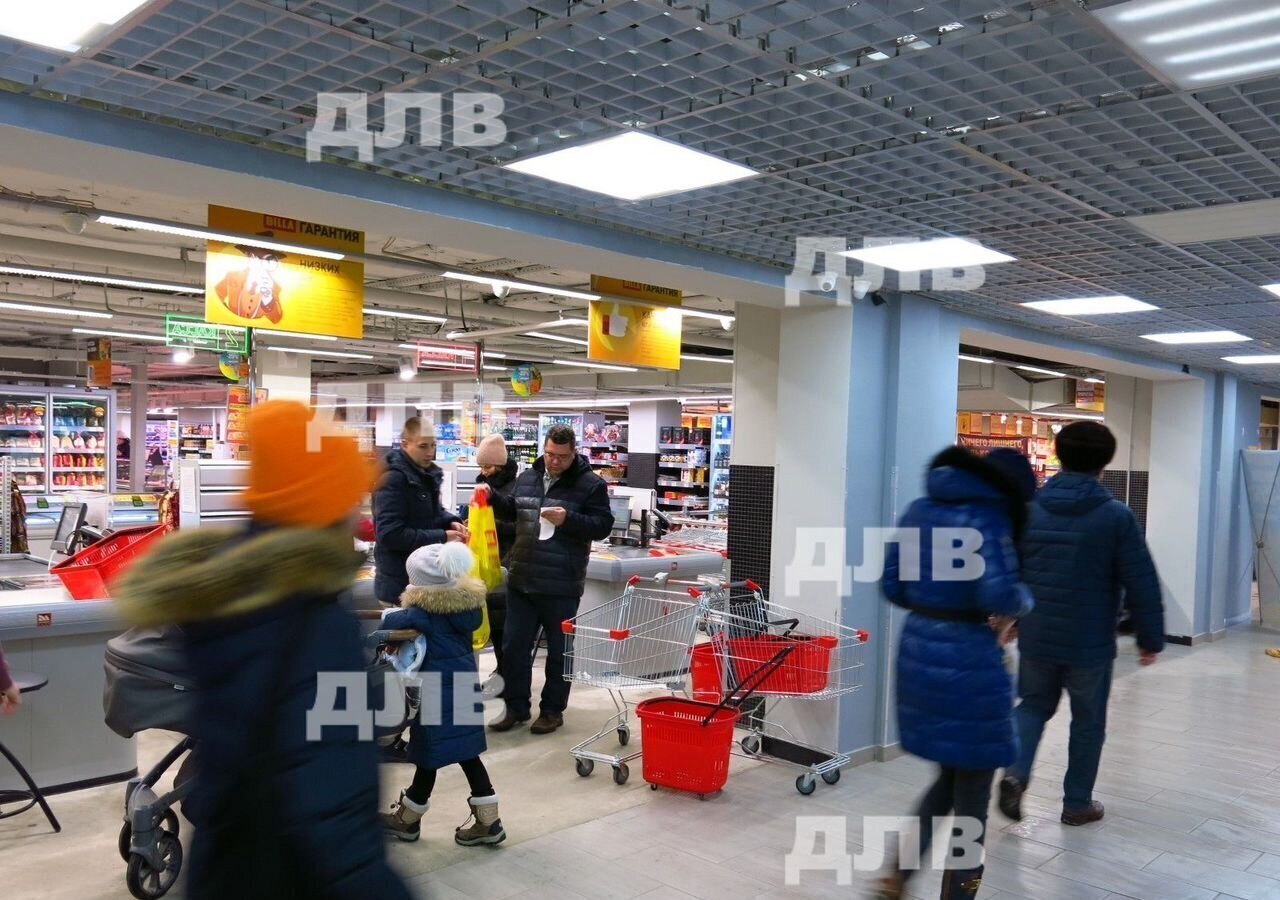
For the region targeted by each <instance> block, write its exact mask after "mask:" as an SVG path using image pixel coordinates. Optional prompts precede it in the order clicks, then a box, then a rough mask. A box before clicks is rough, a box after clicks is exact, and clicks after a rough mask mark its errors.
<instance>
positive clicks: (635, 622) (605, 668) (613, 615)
mask: <svg viewBox="0 0 1280 900" xmlns="http://www.w3.org/2000/svg"><path fill="white" fill-rule="evenodd" d="M701 609H702V605H701V599H700V591H699V590H698V589H697V588H696V587H692V586H689V587H676V586H674V585H671V584H668V583H667V581H666V580H665V579H642V578H640V577H639V576H637V577H635V578H632V579H631V580H630V581H629V582H627V587H626V589H625V590H624V591H623V592H622V595H621V596H619V597H617V598H616V599H614V600H610V601H609V602H608V603H605V604H604V605H602V606H598V607H596V608H595V609H592V610H588V611H587V612H585V613H582V614H580V615H578V616H575V617H574V618H572V619H566V620H565V622H564V625H563V628H564V632H565V635H566V646H565V673H564V677H565V679H566V680H567V681H572V682H575V683H577V684H581V685H585V686H588V687H594V688H604V689H605V690H607V691H608V692H609V696H610V698H611V699H612V700H613V704H614V708H615V709H616V710H617V712H616V713H615V714H614V715H613V716H611V717H610V718H609V719H607V720H606V721H605V723H604V725H603V726H602V727H601V729H600V730H599V731H597V732H596V733H595V734H593V735H592V736H591V737H589V738H587V739H586V740H585V741H582V742H581V743H580V744H578V745H577V746H575V747H573V748H572V749H571V750H570V751H569V752H570V753H572V754H573V758H574V759H575V760H576V767H577V770H578V774H579V775H581V776H583V777H584V778H585V777H586V776H588V775H590V774H591V772H592V770H594V768H595V764H596V763H597V762H600V763H607V764H608V765H610V766H612V767H613V780H614V782H615V783H616V784H625V783H626V781H627V777H628V775H629V774H630V773H629V770H628V769H627V763H628V762H630V761H631V760H634V759H636V758H637V757H639V756H640V753H639V751H634V752H631V753H623V754H608V753H603V752H600V751H597V750H592V749H590V748H591V747H592V745H594V744H596V743H597V742H598V741H601V740H603V739H604V738H606V737H608V736H611V735H615V734H616V735H617V740H618V743H619V744H620V745H621V746H623V747H626V746H627V745H628V744H629V743H630V740H631V726H630V723H629V721H628V719H629V708H628V704H627V701H626V699H625V697H624V696H623V692H624V691H628V690H636V689H652V688H664V687H665V688H667V689H668V690H672V691H679V690H683V688H684V685H685V682H686V680H687V678H688V676H689V654H690V652H691V649H692V647H693V642H694V637H695V635H696V633H697V626H698V618H699V615H700V611H701Z"/></svg>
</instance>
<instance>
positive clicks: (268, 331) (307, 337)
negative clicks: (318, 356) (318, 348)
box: [254, 328, 337, 341]
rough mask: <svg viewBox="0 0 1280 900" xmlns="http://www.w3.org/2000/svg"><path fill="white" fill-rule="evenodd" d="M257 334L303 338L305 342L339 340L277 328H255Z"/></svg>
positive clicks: (327, 335) (330, 336)
mask: <svg viewBox="0 0 1280 900" xmlns="http://www.w3.org/2000/svg"><path fill="white" fill-rule="evenodd" d="M254 331H255V332H261V333H262V334H271V335H275V336H276V337H291V338H302V340H304V341H336V340H337V338H336V337H334V336H333V335H331V334H302V333H301V332H297V331H280V330H279V329H276V328H255V329H254Z"/></svg>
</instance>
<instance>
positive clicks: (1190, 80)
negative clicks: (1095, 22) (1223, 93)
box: [1094, 0, 1280, 90]
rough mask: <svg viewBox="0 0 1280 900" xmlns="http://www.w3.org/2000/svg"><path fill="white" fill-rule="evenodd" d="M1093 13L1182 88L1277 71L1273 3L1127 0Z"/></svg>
mask: <svg viewBox="0 0 1280 900" xmlns="http://www.w3.org/2000/svg"><path fill="white" fill-rule="evenodd" d="M1094 15H1096V16H1097V17H1098V19H1099V20H1100V21H1101V22H1102V23H1103V24H1104V25H1105V26H1106V27H1107V28H1108V29H1110V30H1111V32H1112V33H1114V34H1115V35H1116V37H1118V38H1119V39H1120V40H1121V41H1123V42H1124V43H1126V44H1128V45H1129V46H1130V47H1131V48H1132V49H1133V50H1134V51H1135V52H1136V53H1138V54H1139V55H1140V56H1142V57H1143V58H1145V59H1146V60H1147V62H1149V63H1150V64H1151V65H1152V66H1153V67H1154V68H1156V69H1159V70H1160V71H1161V72H1163V73H1164V74H1165V76H1167V77H1168V78H1169V79H1170V80H1171V81H1174V82H1176V83H1177V84H1178V86H1179V87H1181V88H1182V89H1183V90H1194V89H1203V88H1207V87H1214V86H1216V85H1221V84H1230V83H1231V82H1234V81H1241V80H1244V79H1252V78H1260V77H1262V76H1264V75H1269V74H1272V73H1274V72H1280V5H1277V4H1276V3H1275V0H1129V2H1127V3H1119V4H1117V5H1115V6H1109V7H1107V8H1105V9H1099V10H1097V11H1095V12H1094Z"/></svg>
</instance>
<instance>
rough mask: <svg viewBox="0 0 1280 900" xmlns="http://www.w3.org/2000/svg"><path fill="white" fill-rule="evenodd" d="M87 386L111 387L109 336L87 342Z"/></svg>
mask: <svg viewBox="0 0 1280 900" xmlns="http://www.w3.org/2000/svg"><path fill="white" fill-rule="evenodd" d="M88 363H89V387H99V388H109V387H111V338H94V339H93V340H92V341H90V342H89V357H88Z"/></svg>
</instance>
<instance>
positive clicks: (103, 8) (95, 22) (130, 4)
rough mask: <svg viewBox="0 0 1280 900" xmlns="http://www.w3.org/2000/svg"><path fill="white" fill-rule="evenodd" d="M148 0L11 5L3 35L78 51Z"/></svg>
mask: <svg viewBox="0 0 1280 900" xmlns="http://www.w3.org/2000/svg"><path fill="white" fill-rule="evenodd" d="M146 2H147V0H80V2H71V3H67V2H63V3H58V4H56V6H55V8H53V9H50V8H49V7H48V6H47V5H45V4H44V3H30V4H27V3H12V4H7V5H6V9H5V11H4V18H3V19H0V34H3V35H7V36H8V37H13V38H17V39H18V40H20V41H26V42H27V43H29V44H39V45H40V46H42V47H52V48H53V49H55V50H63V51H65V52H67V53H75V52H76V51H77V50H79V49H80V48H81V47H84V46H86V45H87V44H88V43H89V42H90V41H91V40H92V39H93V38H94V37H96V36H98V34H99V33H100V32H102V31H103V30H104V29H105V28H107V27H109V26H111V25H114V24H116V23H117V22H119V21H120V20H121V19H123V18H124V17H125V16H126V15H128V14H129V13H131V12H133V11H134V10H135V9H137V8H138V7H140V6H142V5H143V4H144V3H146Z"/></svg>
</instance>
